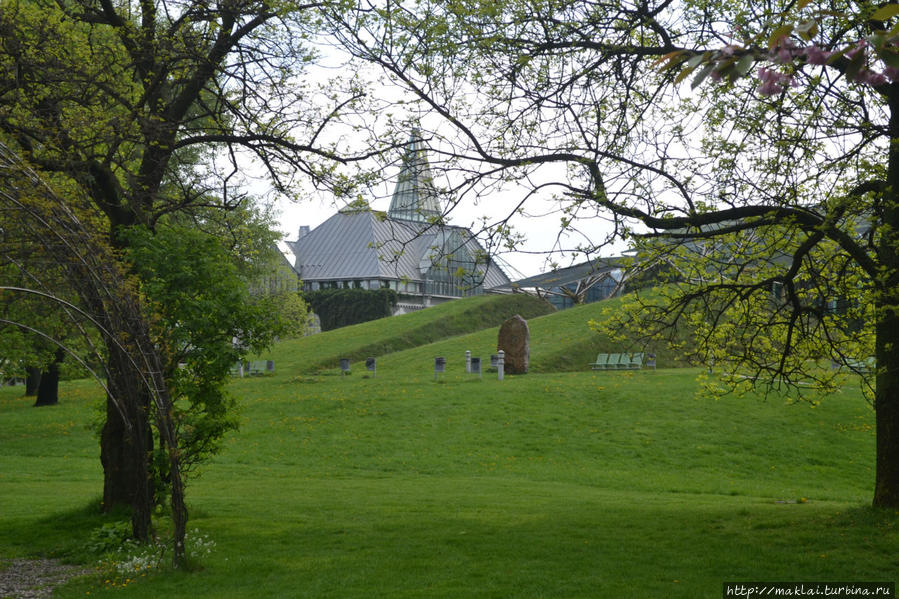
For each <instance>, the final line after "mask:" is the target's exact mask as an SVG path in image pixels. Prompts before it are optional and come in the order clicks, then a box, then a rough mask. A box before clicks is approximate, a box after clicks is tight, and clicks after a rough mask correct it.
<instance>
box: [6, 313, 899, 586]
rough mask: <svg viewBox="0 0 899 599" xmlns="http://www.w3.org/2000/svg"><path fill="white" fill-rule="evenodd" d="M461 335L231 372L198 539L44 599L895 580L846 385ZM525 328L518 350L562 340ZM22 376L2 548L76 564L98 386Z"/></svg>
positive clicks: (892, 517) (867, 447)
mask: <svg viewBox="0 0 899 599" xmlns="http://www.w3.org/2000/svg"><path fill="white" fill-rule="evenodd" d="M562 314H565V313H562ZM568 314H572V313H571V312H569V313H568ZM549 318H551V317H549ZM566 318H574V317H572V316H566ZM540 320H541V319H534V322H535V323H537V324H535V326H533V327H532V342H534V341H535V335H534V331H535V330H537V331H538V334H537V335H536V339H537V340H539V339H540V338H541V335H542V334H541V333H539V330H540V327H544V326H547V327H549V325H543V324H539V321H540ZM547 322H549V321H547ZM549 328H550V329H551V327H549ZM563 329H564V327H562V326H561V325H560V326H559V327H557V330H559V331H561V330H563ZM343 334H346V332H344V333H343ZM492 334H493V339H494V341H493V342H494V343H495V330H493V332H492ZM483 335H486V337H485V338H484V339H487V338H488V337H489V335H490V332H489V331H488V332H486V333H483ZM323 338H325V337H324V336H323V337H322V338H320V339H318V340H316V341H315V342H316V343H322V341H321V339H323ZM472 339H473V338H464V337H461V338H456V339H453V340H448V341H445V342H442V343H441V344H439V345H435V346H426V347H420V348H419V349H412V350H408V351H404V352H398V353H394V354H392V355H390V356H384V357H383V358H381V359H379V370H378V376H377V378H370V377H369V376H367V375H366V374H365V371H364V369H362V368H357V369H354V371H353V374H352V375H350V376H347V377H341V376H338V375H336V374H335V373H336V370H335V371H330V370H329V371H324V372H321V373H319V374H310V373H308V372H301V371H300V369H299V368H288V367H281V366H279V368H278V370H277V372H276V374H275V375H274V376H268V377H261V378H253V379H242V380H235V382H234V384H233V385H232V391H233V392H234V393H235V394H236V395H237V396H239V397H240V398H241V400H242V401H241V405H242V419H243V425H242V428H241V430H240V431H238V432H237V433H234V434H232V435H231V436H230V437H229V438H228V441H227V443H226V447H225V449H224V451H223V452H222V454H221V455H220V456H218V457H217V458H216V459H215V460H214V461H213V462H212V463H210V464H208V465H207V466H206V467H204V469H203V472H202V473H201V476H200V477H199V478H197V479H195V480H193V481H192V482H191V484H190V486H189V488H188V501H189V505H190V508H191V522H190V528H191V529H193V528H198V529H199V531H200V533H201V534H204V535H208V536H209V537H210V538H212V539H213V540H215V542H216V543H217V547H216V549H215V551H214V552H213V554H212V555H211V556H209V557H207V558H204V559H203V560H202V561H201V563H200V565H201V568H200V569H197V570H196V571H192V572H189V573H175V574H172V573H166V574H156V575H151V576H148V577H138V581H137V582H135V583H129V584H127V585H126V587H127V588H125V589H121V588H120V583H121V582H122V580H118V581H113V582H116V584H115V586H113V582H109V583H106V582H105V579H101V578H99V575H97V576H93V577H89V578H88V579H87V580H84V581H80V582H76V583H73V584H71V585H69V586H68V587H66V588H64V589H62V590H60V591H59V592H58V593H57V595H58V596H59V597H85V596H86V594H87V593H88V592H89V593H90V596H91V597H95V596H101V597H102V596H116V597H125V596H127V597H160V596H166V597H191V598H198V597H210V598H212V597H215V598H218V597H315V598H318V597H333V598H341V599H342V598H352V597H358V598H369V597H447V598H450V597H453V598H455V597H497V598H501V597H546V598H558V597H616V598H617V597H625V598H626V597H634V598H643V597H684V598H694V597H720V596H721V585H722V583H723V582H724V581H734V580H743V581H750V580H768V581H809V580H830V581H882V580H889V581H892V580H895V579H896V572H899V557H897V555H899V554H897V551H896V549H897V547H899V527H897V523H899V514H895V513H892V512H883V511H874V510H872V509H870V508H868V507H867V505H868V504H869V502H870V497H871V493H872V488H873V452H874V435H873V426H872V425H873V414H872V411H871V409H870V406H869V405H868V404H866V403H865V401H864V400H863V399H862V397H861V395H860V393H859V392H858V391H857V390H856V389H854V388H847V389H845V390H844V392H842V393H839V394H837V395H834V396H831V397H827V398H823V400H822V402H821V404H820V405H819V406H818V407H814V408H813V407H811V406H810V405H809V404H804V403H803V404H786V403H785V402H783V401H778V400H775V399H771V398H769V399H768V400H767V401H765V400H761V399H758V398H754V397H745V398H725V399H721V400H717V401H716V400H714V399H707V398H700V397H698V396H697V394H696V389H697V385H696V383H695V378H696V375H697V371H696V370H687V369H675V370H668V369H661V370H659V371H657V372H652V371H641V372H597V373H593V372H589V371H581V372H568V373H565V372H561V373H560V372H550V373H533V374H529V375H526V376H519V377H507V379H506V380H505V381H503V382H499V381H497V380H495V374H488V373H485V375H484V377H483V378H482V379H478V378H477V377H473V376H469V375H466V374H465V373H464V371H463V359H462V358H461V356H460V355H459V352H460V351H464V349H463V347H468V346H470V349H472V350H473V351H477V352H489V351H490V346H489V344H487V343H486V341H485V342H484V343H485V345H484V347H480V346H476V345H473V343H472ZM302 343H303V342H300V343H299V345H301V344H302ZM541 343H542V345H544V346H545V347H543V348H542V349H538V347H537V346H535V347H534V351H535V354H536V355H535V364H539V363H540V362H541V360H543V359H544V358H541V357H540V355H541V354H540V352H541V351H542V352H544V354H543V355H544V356H550V355H552V354H553V353H556V352H557V351H561V349H560V348H559V347H557V348H556V349H555V350H554V349H552V348H551V343H550V341H548V340H547V341H543V342H541ZM454 344H456V345H454ZM466 344H467V345H466ZM299 345H298V344H297V343H296V342H289V343H286V344H284V345H283V346H282V347H280V348H276V349H275V351H274V352H273V356H274V357H275V358H276V360H280V362H279V364H285V363H287V362H288V361H290V360H291V359H293V358H292V357H291V356H296V355H298V353H297V352H299V351H301V349H300V348H299ZM494 348H495V346H494ZM279 352H280V353H279ZM444 352H446V353H447V355H448V372H447V373H446V374H445V375H442V377H441V379H440V380H439V382H435V381H434V376H433V369H432V365H433V356H434V355H440V354H442V353H444ZM282 354H283V355H284V356H285V358H284V359H283V360H282V359H281V358H280V357H279V356H280V355H282ZM544 363H546V362H544ZM20 392H21V391H20V390H16V389H9V388H4V389H3V390H2V391H0V506H3V507H2V516H0V556H28V555H50V554H53V555H60V556H62V557H65V558H66V559H71V560H75V561H78V560H82V561H84V560H89V559H93V558H91V557H90V556H89V555H88V553H87V552H86V550H85V546H86V544H87V539H88V538H89V536H90V534H91V531H93V530H96V529H97V528H98V527H99V526H100V525H101V524H103V523H104V522H105V521H106V520H104V519H102V518H100V517H98V516H96V515H94V514H93V513H92V511H91V510H89V509H87V508H89V507H91V504H92V503H94V504H95V503H96V501H97V497H98V496H99V493H100V483H101V480H102V479H101V471H100V465H99V460H98V458H97V456H98V453H99V450H98V445H97V440H96V438H95V436H94V433H93V432H91V431H90V430H88V429H87V428H86V424H88V423H90V422H95V421H96V420H97V418H98V417H99V412H98V409H97V405H98V403H99V396H100V394H99V393H98V392H97V391H96V390H95V389H94V387H93V386H91V385H90V384H88V383H80V382H79V383H70V384H68V385H67V386H66V388H65V391H64V393H63V394H62V403H61V405H60V406H58V407H53V408H42V409H33V408H31V407H30V405H31V401H25V400H22V399H20V398H18V394H19V393H20Z"/></svg>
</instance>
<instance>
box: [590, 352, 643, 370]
mask: <svg viewBox="0 0 899 599" xmlns="http://www.w3.org/2000/svg"><path fill="white" fill-rule="evenodd" d="M643 359H644V354H643V353H642V352H640V353H634V354H598V355H597V356H596V361H595V362H593V363H592V364H590V367H591V368H592V369H593V370H640V369H641V368H643Z"/></svg>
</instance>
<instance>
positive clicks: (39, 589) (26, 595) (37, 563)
mask: <svg viewBox="0 0 899 599" xmlns="http://www.w3.org/2000/svg"><path fill="white" fill-rule="evenodd" d="M90 572H91V571H90V570H87V569H85V568H84V567H83V566H70V565H66V564H63V563H62V562H60V561H57V560H52V559H0V598H2V599H44V598H45V597H49V596H50V595H51V594H52V593H53V588H54V587H57V586H59V585H61V584H63V583H65V582H67V581H69V580H70V579H72V578H75V577H77V576H82V575H84V574H88V573H90Z"/></svg>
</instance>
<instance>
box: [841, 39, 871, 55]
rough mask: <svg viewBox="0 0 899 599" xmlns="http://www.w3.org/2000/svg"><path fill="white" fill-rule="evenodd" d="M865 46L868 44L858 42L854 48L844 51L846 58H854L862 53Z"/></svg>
mask: <svg viewBox="0 0 899 599" xmlns="http://www.w3.org/2000/svg"><path fill="white" fill-rule="evenodd" d="M867 45H868V42H866V41H865V40H859V42H858V43H857V44H856V45H855V47H854V48H852V49H851V50H847V51H846V56H848V57H849V58H855V57H856V56H858V53H859V52H863V51H864V50H865V46H867Z"/></svg>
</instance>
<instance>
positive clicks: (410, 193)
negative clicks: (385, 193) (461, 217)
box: [387, 129, 441, 222]
mask: <svg viewBox="0 0 899 599" xmlns="http://www.w3.org/2000/svg"><path fill="white" fill-rule="evenodd" d="M387 215H388V216H390V218H395V219H399V220H411V221H416V222H435V221H436V219H438V218H440V216H441V211H440V203H439V202H438V200H437V190H436V189H435V188H434V179H433V175H432V174H431V166H430V164H428V156H427V147H426V146H425V144H424V141H423V140H422V139H421V133H420V132H419V130H418V129H413V130H412V136H411V137H410V138H409V144H408V145H407V146H406V153H405V155H404V156H403V165H402V167H401V169H400V174H399V177H398V178H397V181H396V187H395V188H394V190H393V197H392V198H391V199H390V209H389V210H388V211H387Z"/></svg>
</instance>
